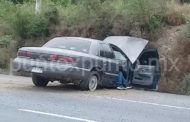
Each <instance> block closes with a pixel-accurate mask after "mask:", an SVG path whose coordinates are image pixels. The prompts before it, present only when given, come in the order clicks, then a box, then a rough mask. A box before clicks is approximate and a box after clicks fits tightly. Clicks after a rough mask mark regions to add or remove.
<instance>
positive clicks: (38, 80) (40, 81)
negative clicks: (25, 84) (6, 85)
mask: <svg viewBox="0 0 190 122" xmlns="http://www.w3.org/2000/svg"><path fill="white" fill-rule="evenodd" d="M32 81H33V84H34V85H35V86H37V87H45V86H47V84H48V83H49V81H48V80H47V79H45V78H43V77H40V76H37V75H36V74H32Z"/></svg>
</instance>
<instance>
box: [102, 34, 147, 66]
mask: <svg viewBox="0 0 190 122" xmlns="http://www.w3.org/2000/svg"><path fill="white" fill-rule="evenodd" d="M104 42H106V43H109V44H112V45H115V46H117V47H119V48H120V49H121V50H122V51H123V52H124V53H125V54H126V56H127V57H128V58H129V60H130V61H131V62H132V63H135V61H136V60H137V58H138V57H139V55H140V54H141V53H142V51H143V50H144V48H145V47H146V45H147V44H148V42H149V41H148V40H145V39H141V38H135V37H128V36H111V37H107V38H106V39H105V40H104Z"/></svg>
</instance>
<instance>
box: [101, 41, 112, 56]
mask: <svg viewBox="0 0 190 122" xmlns="http://www.w3.org/2000/svg"><path fill="white" fill-rule="evenodd" d="M100 56H101V57H105V58H110V59H113V58H114V54H113V51H112V48H111V47H110V46H109V45H108V44H103V43H101V44H100Z"/></svg>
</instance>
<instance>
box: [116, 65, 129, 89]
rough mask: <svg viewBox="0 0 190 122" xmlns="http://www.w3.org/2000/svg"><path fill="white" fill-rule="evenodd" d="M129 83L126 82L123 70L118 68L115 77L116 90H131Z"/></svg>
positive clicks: (125, 74)
mask: <svg viewBox="0 0 190 122" xmlns="http://www.w3.org/2000/svg"><path fill="white" fill-rule="evenodd" d="M129 85H130V83H129V81H128V80H127V73H126V72H125V71H124V70H123V68H122V67H121V66H120V67H119V73H118V76H117V89H118V90H125V89H129V88H131V87H130V86H129Z"/></svg>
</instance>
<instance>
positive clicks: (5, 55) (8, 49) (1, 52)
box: [0, 35, 16, 69]
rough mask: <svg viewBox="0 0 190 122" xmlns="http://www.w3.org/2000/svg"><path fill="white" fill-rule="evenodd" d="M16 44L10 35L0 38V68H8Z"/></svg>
mask: <svg viewBox="0 0 190 122" xmlns="http://www.w3.org/2000/svg"><path fill="white" fill-rule="evenodd" d="M15 45H16V42H15V41H14V39H13V38H12V36H11V35H4V36H1V37H0V57H1V58H0V68H3V69H4V68H8V65H9V62H10V58H11V57H13V56H14V55H15V52H16V51H15Z"/></svg>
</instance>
